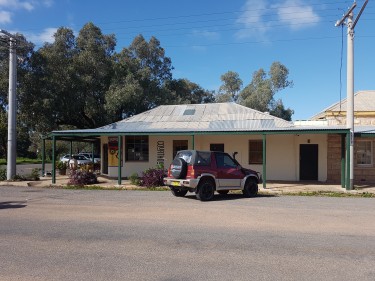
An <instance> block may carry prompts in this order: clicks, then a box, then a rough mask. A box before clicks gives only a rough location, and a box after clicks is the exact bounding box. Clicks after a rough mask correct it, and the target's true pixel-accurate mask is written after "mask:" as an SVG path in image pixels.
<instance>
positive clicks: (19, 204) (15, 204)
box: [0, 201, 27, 210]
mask: <svg viewBox="0 0 375 281" xmlns="http://www.w3.org/2000/svg"><path fill="white" fill-rule="evenodd" d="M25 203H26V202H25V201H8V202H0V210H2V209H19V208H25V207H26V206H27V205H26V204H25Z"/></svg>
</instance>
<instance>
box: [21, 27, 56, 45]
mask: <svg viewBox="0 0 375 281" xmlns="http://www.w3.org/2000/svg"><path fill="white" fill-rule="evenodd" d="M56 31H57V28H55V27H49V28H45V29H44V30H43V31H42V32H40V33H37V34H35V33H28V34H25V36H26V39H27V40H28V41H30V42H33V43H34V44H36V45H39V44H44V43H46V42H47V43H52V42H54V40H55V38H54V37H53V35H54V34H55V33H56Z"/></svg>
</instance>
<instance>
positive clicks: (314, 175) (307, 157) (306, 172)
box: [299, 144, 318, 181]
mask: <svg viewBox="0 0 375 281" xmlns="http://www.w3.org/2000/svg"><path fill="white" fill-rule="evenodd" d="M299 151H300V162H299V179H300V180H313V181H316V180H318V145H317V144H300V146H299Z"/></svg>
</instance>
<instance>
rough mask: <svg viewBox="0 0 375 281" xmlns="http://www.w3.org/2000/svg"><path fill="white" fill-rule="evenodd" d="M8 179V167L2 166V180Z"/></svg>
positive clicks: (0, 178) (0, 173) (0, 179)
mask: <svg viewBox="0 0 375 281" xmlns="http://www.w3.org/2000/svg"><path fill="white" fill-rule="evenodd" d="M5 180H7V169H4V168H1V169H0V181H5Z"/></svg>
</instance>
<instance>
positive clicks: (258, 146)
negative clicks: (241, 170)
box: [249, 140, 263, 164]
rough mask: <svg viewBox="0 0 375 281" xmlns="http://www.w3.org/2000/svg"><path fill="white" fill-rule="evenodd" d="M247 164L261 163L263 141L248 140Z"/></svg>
mask: <svg viewBox="0 0 375 281" xmlns="http://www.w3.org/2000/svg"><path fill="white" fill-rule="evenodd" d="M249 164H263V141H262V140H250V141H249Z"/></svg>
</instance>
